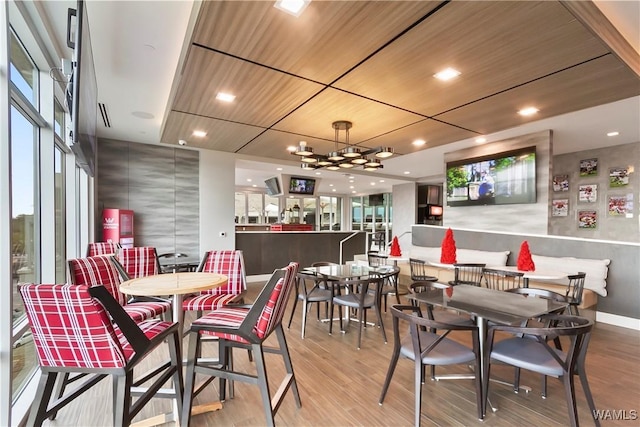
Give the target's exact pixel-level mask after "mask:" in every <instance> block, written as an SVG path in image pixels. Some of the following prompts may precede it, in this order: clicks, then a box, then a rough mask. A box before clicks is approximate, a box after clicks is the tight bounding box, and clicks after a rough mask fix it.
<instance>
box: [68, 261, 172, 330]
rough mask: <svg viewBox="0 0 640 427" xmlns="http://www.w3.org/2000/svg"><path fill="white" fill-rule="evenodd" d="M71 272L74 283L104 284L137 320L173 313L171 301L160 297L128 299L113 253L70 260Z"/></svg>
mask: <svg viewBox="0 0 640 427" xmlns="http://www.w3.org/2000/svg"><path fill="white" fill-rule="evenodd" d="M69 274H70V276H71V283H73V284H74V285H87V286H95V285H104V287H105V288H106V289H107V290H108V291H109V293H110V294H111V295H113V297H114V298H115V299H116V301H118V303H119V304H120V305H121V306H123V307H124V310H125V311H126V312H127V313H128V314H129V316H131V318H132V319H133V320H134V321H136V322H139V321H142V320H146V319H151V318H154V317H158V316H160V315H162V314H164V313H171V302H170V301H164V300H160V299H154V300H152V301H137V300H131V301H128V300H127V297H126V296H125V295H124V294H123V293H122V292H120V284H121V283H122V277H121V275H120V273H119V272H118V269H117V267H116V264H115V259H114V258H113V256H111V255H98V256H93V257H88V258H76V259H72V260H69Z"/></svg>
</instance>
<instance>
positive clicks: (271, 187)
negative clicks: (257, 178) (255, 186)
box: [264, 176, 282, 196]
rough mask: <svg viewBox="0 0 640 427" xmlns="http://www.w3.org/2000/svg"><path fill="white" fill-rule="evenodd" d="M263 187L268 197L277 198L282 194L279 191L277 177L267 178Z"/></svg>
mask: <svg viewBox="0 0 640 427" xmlns="http://www.w3.org/2000/svg"><path fill="white" fill-rule="evenodd" d="M264 185H265V186H266V187H267V194H268V195H270V196H278V195H280V194H282V190H281V189H280V181H279V180H278V177H277V176H274V177H273V178H269V179H267V180H266V181H265V182H264Z"/></svg>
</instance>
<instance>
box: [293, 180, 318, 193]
mask: <svg viewBox="0 0 640 427" xmlns="http://www.w3.org/2000/svg"><path fill="white" fill-rule="evenodd" d="M315 189H316V180H315V179H313V178H297V177H291V179H290V180H289V193H291V194H305V195H313V194H314V191H315Z"/></svg>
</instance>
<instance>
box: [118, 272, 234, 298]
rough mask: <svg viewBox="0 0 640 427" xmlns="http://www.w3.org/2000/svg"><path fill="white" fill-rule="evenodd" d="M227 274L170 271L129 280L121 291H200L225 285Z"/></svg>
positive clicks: (171, 292)
mask: <svg viewBox="0 0 640 427" xmlns="http://www.w3.org/2000/svg"><path fill="white" fill-rule="evenodd" d="M226 283H227V276H225V275H223V274H217V273H192V272H182V273H168V274H156V275H153V276H146V277H140V278H137V279H131V280H127V281H126V282H122V284H121V285H120V291H122V293H124V294H127V295H137V296H150V295H176V294H189V293H194V292H200V291H203V290H206V289H212V288H216V287H220V286H223V285H225V284H226Z"/></svg>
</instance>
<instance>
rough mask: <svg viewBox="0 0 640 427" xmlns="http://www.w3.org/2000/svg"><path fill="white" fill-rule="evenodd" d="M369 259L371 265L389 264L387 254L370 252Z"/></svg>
mask: <svg viewBox="0 0 640 427" xmlns="http://www.w3.org/2000/svg"><path fill="white" fill-rule="evenodd" d="M367 261H368V263H369V265H370V266H371V267H378V266H380V265H386V264H387V256H386V255H382V254H379V253H377V252H368V253H367Z"/></svg>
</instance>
